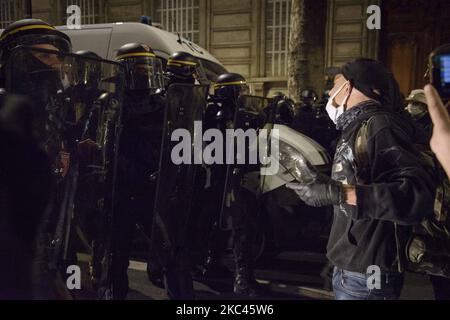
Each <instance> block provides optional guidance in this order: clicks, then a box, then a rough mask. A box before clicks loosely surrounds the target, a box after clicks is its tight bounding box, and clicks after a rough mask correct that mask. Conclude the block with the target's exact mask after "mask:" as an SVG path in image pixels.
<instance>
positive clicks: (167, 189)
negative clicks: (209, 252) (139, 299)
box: [147, 51, 207, 300]
mask: <svg viewBox="0 0 450 320" xmlns="http://www.w3.org/2000/svg"><path fill="white" fill-rule="evenodd" d="M201 74H202V71H201V67H200V65H199V62H198V60H197V58H195V57H194V56H193V55H191V54H189V53H187V52H181V51H180V52H174V53H173V54H171V55H170V57H169V59H168V61H167V65H166V70H165V73H164V78H165V80H166V81H165V84H166V85H165V89H164V95H165V102H166V110H165V112H166V115H165V129H164V132H165V136H164V139H163V143H162V151H161V152H162V155H161V162H160V168H159V177H158V193H157V200H156V204H155V211H154V221H153V228H152V241H151V248H150V256H149V264H148V265H149V266H152V264H153V265H154V264H155V263H156V264H159V265H161V266H162V269H163V277H164V286H165V289H166V292H167V295H168V297H169V298H170V299H177V300H178V299H193V298H194V289H193V282H192V276H191V262H192V256H191V249H192V246H191V243H192V233H191V232H190V231H188V230H190V225H191V223H192V217H193V215H194V212H195V211H196V210H195V209H193V206H194V205H193V204H192V202H193V200H192V199H195V198H196V194H197V192H198V189H199V186H200V185H201V183H200V184H198V183H196V182H195V181H198V180H201V177H200V176H201V172H200V171H201V170H199V167H197V166H195V165H194V164H182V165H179V166H174V165H173V163H172V160H171V156H170V155H171V151H170V149H171V147H170V146H171V141H170V132H171V131H172V130H173V128H175V127H179V128H183V129H188V128H191V127H192V126H193V121H196V120H195V119H196V115H197V116H198V117H197V118H198V119H197V120H199V121H201V118H202V114H203V109H204V106H203V105H202V104H204V103H205V99H206V92H207V90H206V89H205V87H203V86H198V85H197V84H198V82H199V79H200V77H201ZM203 95H205V97H203ZM182 96H187V97H189V98H187V100H189V101H186V100H184V99H182V98H181V97H182ZM191 99H192V100H191ZM173 117H175V118H173ZM172 132H173V131H172ZM191 191H192V192H191ZM147 271H148V273H149V275H151V274H152V271H151V270H147Z"/></svg>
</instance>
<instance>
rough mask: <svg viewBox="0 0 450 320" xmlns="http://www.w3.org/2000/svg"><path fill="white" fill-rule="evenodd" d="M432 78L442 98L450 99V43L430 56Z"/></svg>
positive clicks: (432, 82)
mask: <svg viewBox="0 0 450 320" xmlns="http://www.w3.org/2000/svg"><path fill="white" fill-rule="evenodd" d="M429 68H430V80H431V84H432V85H433V86H434V87H435V88H436V90H437V91H438V92H439V95H440V96H441V98H442V100H449V99H450V44H445V45H442V46H440V47H439V48H437V49H436V50H434V51H433V52H432V53H431V54H430V57H429Z"/></svg>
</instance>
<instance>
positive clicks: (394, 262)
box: [327, 104, 435, 273]
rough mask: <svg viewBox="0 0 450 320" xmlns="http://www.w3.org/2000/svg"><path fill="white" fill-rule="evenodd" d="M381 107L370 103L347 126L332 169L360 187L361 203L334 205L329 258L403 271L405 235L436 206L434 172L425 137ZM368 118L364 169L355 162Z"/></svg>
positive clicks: (350, 265)
mask: <svg viewBox="0 0 450 320" xmlns="http://www.w3.org/2000/svg"><path fill="white" fill-rule="evenodd" d="M380 108H382V107H381V106H380V105H379V104H368V105H366V106H364V108H362V112H360V113H359V114H358V115H357V116H356V118H354V119H351V121H350V122H349V123H347V124H346V126H344V128H343V131H342V135H341V138H340V140H339V143H338V146H337V150H336V154H335V157H334V163H333V170H332V178H333V179H334V180H337V181H341V182H343V183H344V184H348V185H354V186H356V195H357V205H356V206H351V205H347V204H344V205H339V206H335V207H334V222H333V226H332V230H331V235H330V239H329V242H328V248H327V249H328V258H329V260H330V261H332V262H333V263H334V265H336V266H337V267H339V268H343V269H345V270H349V271H354V272H361V273H365V272H366V271H367V268H368V267H369V266H370V265H377V266H379V267H380V268H381V270H383V271H386V272H389V271H392V272H395V271H398V270H399V261H401V256H402V250H403V248H402V247H403V240H402V239H401V238H402V236H401V235H402V234H403V235H407V234H408V232H409V229H410V227H408V226H411V225H414V224H417V223H419V222H420V221H421V220H422V219H423V218H424V217H425V216H426V215H428V214H430V213H431V212H432V210H433V204H434V190H435V185H434V175H433V168H432V167H430V166H428V165H427V164H426V162H424V160H423V158H422V157H421V154H420V152H419V151H418V149H417V147H416V145H417V143H418V142H419V140H420V137H418V136H417V132H416V130H415V128H414V126H412V124H411V123H410V122H408V120H407V119H406V118H403V117H401V116H399V115H397V114H394V113H391V112H388V111H383V112H382V113H380ZM349 111H350V110H349ZM369 118H371V120H370V122H369V125H368V130H367V135H366V137H367V144H366V147H367V148H366V150H367V160H368V164H367V165H364V164H361V163H358V161H357V160H356V159H355V154H356V153H355V139H356V136H357V133H358V130H359V128H360V126H361V124H362V122H363V121H364V120H367V119H369ZM363 165H364V167H365V168H363ZM363 169H366V170H363ZM400 270H401V268H400Z"/></svg>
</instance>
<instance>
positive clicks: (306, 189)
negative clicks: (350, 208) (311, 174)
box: [286, 173, 346, 207]
mask: <svg viewBox="0 0 450 320" xmlns="http://www.w3.org/2000/svg"><path fill="white" fill-rule="evenodd" d="M286 187H288V188H290V189H292V190H294V191H295V193H297V195H298V196H299V197H300V199H302V200H303V201H304V202H305V203H306V204H307V205H308V206H312V207H323V206H328V205H337V204H342V203H345V201H346V199H345V192H344V188H343V186H342V183H341V182H338V181H335V180H333V179H331V178H330V177H328V176H326V175H324V174H322V173H317V175H316V176H315V178H314V180H313V181H312V182H310V183H307V184H301V183H298V182H291V183H287V184H286Z"/></svg>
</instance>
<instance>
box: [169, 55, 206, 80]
mask: <svg viewBox="0 0 450 320" xmlns="http://www.w3.org/2000/svg"><path fill="white" fill-rule="evenodd" d="M204 78H206V76H205V73H204V71H203V69H202V68H201V66H200V64H199V62H198V59H197V58H196V57H194V56H193V55H192V54H190V53H188V52H184V51H177V52H174V53H172V54H171V55H170V57H169V59H168V61H167V65H166V70H165V72H164V79H165V88H166V89H167V88H168V87H169V86H170V85H171V84H172V83H190V84H194V83H196V82H197V83H200V82H201V80H203V79H204Z"/></svg>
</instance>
